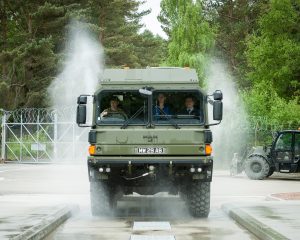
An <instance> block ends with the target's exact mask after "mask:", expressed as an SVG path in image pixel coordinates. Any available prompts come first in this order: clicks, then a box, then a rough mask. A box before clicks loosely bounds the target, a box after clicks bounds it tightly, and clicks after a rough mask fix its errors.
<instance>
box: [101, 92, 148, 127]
mask: <svg viewBox="0 0 300 240" xmlns="http://www.w3.org/2000/svg"><path fill="white" fill-rule="evenodd" d="M96 106H97V108H96V122H97V124H117V125H122V124H124V123H125V122H126V121H128V120H129V119H130V123H129V124H138V125H141V124H142V125H144V124H146V123H147V122H148V113H147V112H148V111H147V99H146V98H143V97H142V96H141V95H140V93H139V92H138V91H131V90H128V91H122V92H120V91H118V92H117V91H102V92H100V93H99V95H98V96H97V97H96Z"/></svg>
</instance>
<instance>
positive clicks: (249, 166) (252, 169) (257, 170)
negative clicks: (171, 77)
mask: <svg viewBox="0 0 300 240" xmlns="http://www.w3.org/2000/svg"><path fill="white" fill-rule="evenodd" d="M269 172H270V165H269V163H268V162H267V161H266V159H264V158H263V157H262V156H253V157H250V158H248V159H247V160H246V162H245V173H246V175H247V176H248V178H250V179H252V180H262V179H265V178H266V177H267V176H268V174H269Z"/></svg>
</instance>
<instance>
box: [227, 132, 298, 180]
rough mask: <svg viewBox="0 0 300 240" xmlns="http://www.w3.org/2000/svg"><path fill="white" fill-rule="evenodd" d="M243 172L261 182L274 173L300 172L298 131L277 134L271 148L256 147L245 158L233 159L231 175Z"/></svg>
mask: <svg viewBox="0 0 300 240" xmlns="http://www.w3.org/2000/svg"><path fill="white" fill-rule="evenodd" d="M243 170H244V171H245V173H246V175H247V176H248V177H249V178H250V179H253V180H262V179H265V178H267V177H269V176H271V175H272V174H273V173H274V172H281V173H296V172H300V130H284V131H280V132H277V134H276V136H275V138H274V141H273V142H272V144H271V146H256V147H253V148H252V149H251V150H250V151H248V153H247V155H246V157H245V158H242V159H238V157H237V156H235V157H234V159H233V161H232V164H231V170H230V172H231V175H235V174H238V173H241V172H242V171H243Z"/></svg>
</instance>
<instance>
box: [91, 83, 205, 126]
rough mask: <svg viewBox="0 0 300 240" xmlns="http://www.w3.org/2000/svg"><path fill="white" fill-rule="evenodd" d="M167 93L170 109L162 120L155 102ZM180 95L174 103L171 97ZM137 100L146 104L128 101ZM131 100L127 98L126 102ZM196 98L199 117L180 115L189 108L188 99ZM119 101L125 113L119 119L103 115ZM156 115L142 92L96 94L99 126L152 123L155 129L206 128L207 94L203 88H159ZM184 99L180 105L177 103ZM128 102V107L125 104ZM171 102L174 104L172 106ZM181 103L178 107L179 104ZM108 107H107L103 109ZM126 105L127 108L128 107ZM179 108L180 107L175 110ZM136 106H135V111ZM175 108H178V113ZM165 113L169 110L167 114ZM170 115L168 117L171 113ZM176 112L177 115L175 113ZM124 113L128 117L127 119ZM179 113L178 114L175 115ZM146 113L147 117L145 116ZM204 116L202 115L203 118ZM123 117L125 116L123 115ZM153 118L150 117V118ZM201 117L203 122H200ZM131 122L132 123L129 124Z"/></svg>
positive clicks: (156, 93)
mask: <svg viewBox="0 0 300 240" xmlns="http://www.w3.org/2000/svg"><path fill="white" fill-rule="evenodd" d="M160 93H163V94H165V95H167V99H166V104H167V106H169V110H168V109H163V110H161V112H160V114H161V115H160V116H159V118H158V116H157V115H156V114H157V107H156V104H155V102H156V101H157V96H158V95H159V94H160ZM175 95H177V96H178V99H176V98H173V99H172V103H171V101H170V99H168V97H170V96H175ZM129 97H131V98H132V99H133V98H135V100H137V101H138V102H140V103H141V102H142V104H134V102H133V101H132V102H131V103H130V101H129V102H128V98H129ZM126 98H127V99H126ZM186 98H192V99H193V101H194V103H195V108H196V109H198V111H199V116H198V117H199V118H197V117H196V116H194V115H191V116H188V115H185V114H179V112H178V111H179V109H184V108H185V99H186ZM112 99H115V100H117V101H118V102H119V106H120V109H122V113H120V114H119V113H117V114H118V117H111V118H110V119H109V118H108V119H105V117H102V116H101V114H102V113H103V112H104V110H105V109H107V108H109V107H110V101H111V100H112ZM152 99H153V100H152V103H151V106H152V116H150V109H148V108H149V107H148V99H147V98H145V97H143V96H142V95H141V94H140V93H139V92H138V89H123V90H117V89H116V90H114V89H104V90H101V91H100V92H98V93H97V94H96V95H95V122H96V125H98V126H124V124H126V126H149V123H150V122H151V123H152V125H153V126H166V125H178V126H203V125H205V114H206V109H205V101H206V97H205V94H204V93H203V92H202V91H200V90H199V89H183V90H182V89H156V90H154V91H153V98H152ZM176 100H180V102H178V101H176ZM124 103H125V104H124ZM169 103H171V104H169ZM176 104H177V105H176ZM103 105H104V106H103ZM125 105H126V106H125ZM175 105H176V107H174V106H175ZM132 106H135V107H134V108H132ZM142 107H144V111H141V112H140V113H139V114H138V115H137V116H134V115H135V114H136V113H137V112H138V111H139V110H140V109H141V108H142ZM175 109H177V110H176V111H175ZM164 110H165V111H164ZM170 111H171V113H172V114H170V115H166V116H165V114H168V113H170ZM173 111H175V112H173ZM123 113H124V114H125V115H126V116H125V117H122V116H123ZM175 113H176V114H175ZM141 114H143V115H141ZM200 114H201V115H200ZM121 115H122V116H121ZM148 116H150V117H148ZM200 116H201V119H200ZM128 119H130V121H128Z"/></svg>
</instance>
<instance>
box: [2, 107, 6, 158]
mask: <svg viewBox="0 0 300 240" xmlns="http://www.w3.org/2000/svg"><path fill="white" fill-rule="evenodd" d="M1 127H2V146H1V160H2V161H4V160H5V159H6V113H5V111H3V116H2V123H1Z"/></svg>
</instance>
